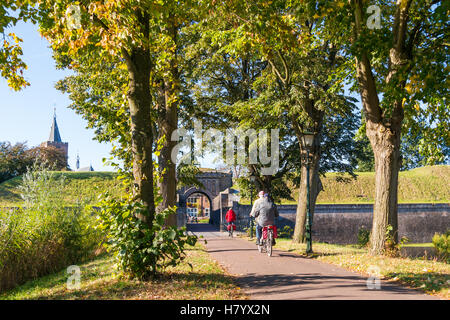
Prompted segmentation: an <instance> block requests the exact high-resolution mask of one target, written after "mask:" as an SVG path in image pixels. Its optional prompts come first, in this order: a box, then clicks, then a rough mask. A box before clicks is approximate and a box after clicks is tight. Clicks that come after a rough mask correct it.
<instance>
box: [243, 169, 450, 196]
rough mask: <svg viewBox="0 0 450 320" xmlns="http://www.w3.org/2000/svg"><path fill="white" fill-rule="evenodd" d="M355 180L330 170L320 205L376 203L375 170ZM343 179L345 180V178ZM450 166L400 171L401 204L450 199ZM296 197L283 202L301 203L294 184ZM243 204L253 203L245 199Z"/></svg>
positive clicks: (359, 175) (320, 194)
mask: <svg viewBox="0 0 450 320" xmlns="http://www.w3.org/2000/svg"><path fill="white" fill-rule="evenodd" d="M356 174H357V178H356V179H353V178H352V177H351V176H350V175H348V174H344V175H342V174H339V173H327V174H326V176H325V177H321V179H322V185H323V188H324V190H323V191H322V192H320V193H319V196H318V198H317V204H335V203H340V204H352V203H356V204H357V203H361V204H369V203H374V196H375V173H374V172H356ZM342 178H343V179H342ZM448 181H450V166H448V165H439V166H428V167H421V168H416V169H413V170H409V171H402V172H400V173H399V186H398V202H399V203H448V202H450V187H449V183H448ZM292 189H293V192H292V197H293V199H294V200H282V202H281V203H282V204H297V198H298V189H295V190H294V187H292ZM241 203H242V204H250V200H249V199H244V198H243V199H242V200H241Z"/></svg>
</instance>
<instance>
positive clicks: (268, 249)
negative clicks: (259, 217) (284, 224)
mask: <svg viewBox="0 0 450 320" xmlns="http://www.w3.org/2000/svg"><path fill="white" fill-rule="evenodd" d="M267 231H268V232H267V239H266V252H267V255H268V256H269V257H271V256H272V239H273V231H272V229H270V230H267Z"/></svg>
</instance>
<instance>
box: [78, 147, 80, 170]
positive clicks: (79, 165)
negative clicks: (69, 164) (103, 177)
mask: <svg viewBox="0 0 450 320" xmlns="http://www.w3.org/2000/svg"><path fill="white" fill-rule="evenodd" d="M78 169H80V154H79V153H78V151H77V170H78Z"/></svg>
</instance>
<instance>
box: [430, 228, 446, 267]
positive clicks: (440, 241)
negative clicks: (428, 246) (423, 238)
mask: <svg viewBox="0 0 450 320" xmlns="http://www.w3.org/2000/svg"><path fill="white" fill-rule="evenodd" d="M433 246H434V248H435V249H436V252H437V254H438V257H439V258H440V259H442V260H443V261H445V262H447V263H449V260H450V229H449V230H447V232H446V233H445V234H438V233H436V234H435V235H434V237H433Z"/></svg>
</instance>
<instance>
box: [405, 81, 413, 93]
mask: <svg viewBox="0 0 450 320" xmlns="http://www.w3.org/2000/svg"><path fill="white" fill-rule="evenodd" d="M405 90H406V92H408V93H409V94H411V93H413V88H412V85H411V83H408V84H407V85H406V86H405Z"/></svg>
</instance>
